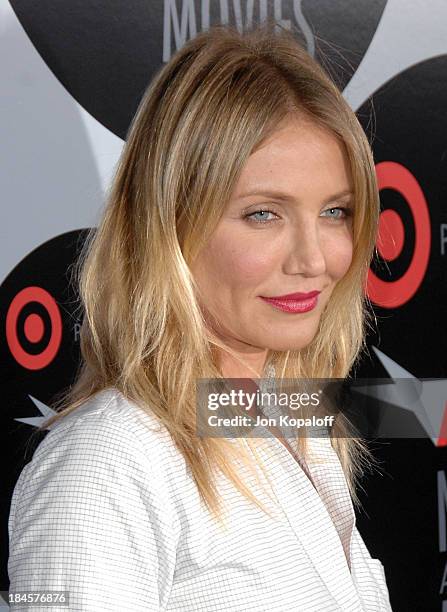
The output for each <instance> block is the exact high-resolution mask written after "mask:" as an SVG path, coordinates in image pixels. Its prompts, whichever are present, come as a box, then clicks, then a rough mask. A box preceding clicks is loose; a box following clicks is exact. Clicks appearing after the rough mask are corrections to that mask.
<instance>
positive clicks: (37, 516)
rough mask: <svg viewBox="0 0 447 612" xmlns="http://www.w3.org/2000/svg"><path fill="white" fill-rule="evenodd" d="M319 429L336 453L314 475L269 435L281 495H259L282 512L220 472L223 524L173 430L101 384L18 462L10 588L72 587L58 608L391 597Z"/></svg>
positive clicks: (262, 606)
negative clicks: (22, 463) (257, 501)
mask: <svg viewBox="0 0 447 612" xmlns="http://www.w3.org/2000/svg"><path fill="white" fill-rule="evenodd" d="M146 425H150V426H153V427H152V431H151V430H149V429H148V428H147V426H146ZM310 440H311V441H312V444H313V448H315V449H316V450H317V451H318V454H319V455H320V456H323V457H324V458H325V459H326V463H325V464H317V463H313V462H312V461H309V462H308V465H307V468H308V469H309V476H310V477H311V478H312V481H313V483H314V485H315V486H314V485H313V484H312V482H311V481H310V480H309V478H308V476H307V475H306V473H305V471H303V468H302V467H301V466H300V464H299V463H298V462H297V461H296V460H295V458H294V457H293V456H292V454H291V453H290V452H289V451H288V450H287V449H286V448H285V447H284V446H283V445H282V444H281V443H280V442H279V440H277V439H276V438H274V437H272V439H271V440H269V442H268V444H269V445H270V447H271V450H272V451H273V453H266V454H265V455H263V457H264V460H265V465H266V467H267V469H268V473H269V475H270V476H271V478H270V479H271V481H272V482H273V488H274V499H276V502H275V503H274V501H273V500H272V499H270V498H269V497H268V496H266V495H265V493H264V492H262V491H261V490H260V493H259V499H260V500H261V501H262V503H263V504H265V506H266V507H267V508H269V509H270V510H273V509H274V508H276V511H277V516H275V517H274V518H269V517H268V516H266V514H264V513H263V512H262V511H261V510H260V509H258V508H257V507H256V506H255V505H254V504H252V503H250V502H249V501H248V500H246V499H245V497H243V496H242V495H241V494H240V493H239V492H238V491H237V490H236V489H235V488H234V486H233V485H232V484H231V483H230V482H229V481H228V480H227V479H224V478H221V480H220V481H219V487H220V492H221V495H223V496H224V498H225V502H226V504H227V508H229V510H230V513H229V517H230V520H229V521H228V523H227V525H228V528H227V530H224V529H221V528H219V526H218V524H217V523H216V522H214V521H213V520H212V518H211V516H210V515H209V514H208V513H207V511H206V509H205V508H204V505H203V502H202V501H201V499H200V497H199V494H198V490H197V487H196V485H195V483H194V481H193V479H192V477H191V474H190V472H189V470H188V469H187V466H186V463H185V460H184V458H183V456H182V455H181V453H180V452H179V451H178V450H177V449H176V447H175V445H174V444H173V442H172V439H171V437H170V435H169V433H168V431H167V430H166V429H165V428H163V427H160V426H159V425H158V421H157V420H156V419H155V417H154V416H149V415H147V414H145V413H144V412H143V411H142V410H140V409H139V408H138V407H137V406H136V405H135V404H133V403H131V402H129V401H128V400H126V398H124V397H123V396H122V395H121V394H120V393H119V392H118V391H117V390H116V389H114V388H109V389H106V390H104V391H102V392H100V393H99V394H97V395H96V396H95V397H93V398H91V399H90V400H89V401H87V402H86V403H85V404H84V405H83V406H82V407H80V408H78V409H77V410H75V411H74V412H73V413H71V414H70V415H68V416H67V417H65V418H63V419H62V420H61V421H59V422H57V423H56V425H55V426H54V427H53V428H52V429H51V430H50V431H49V432H48V434H47V435H46V437H45V438H44V439H43V441H42V442H41V443H40V444H39V446H38V448H37V449H36V451H35V453H34V456H33V458H32V460H31V462H30V463H28V464H27V465H26V466H25V467H24V469H23V470H22V472H21V474H20V477H19V479H18V481H17V483H16V486H15V489H14V493H13V497H12V502H11V510H10V517H9V545H10V556H9V560H8V572H9V578H10V592H17V591H34V592H36V591H40V592H42V591H49V590H53V591H59V590H64V591H69V601H70V604H69V606H68V607H63V606H53V607H51V608H50V610H53V612H62V611H66V610H73V611H88V612H101V611H104V612H105V611H109V612H125V611H129V612H143V611H144V612H149V611H152V610H166V611H178V612H180V611H188V612H198V611H200V610H203V611H207V612H215V611H219V610H225V612H233V611H234V612H236V611H237V612H246V611H256V612H261V611H262V612H267V611H268V612H274V611H277V612H287V611H289V610H290V611H293V612H298V611H299V612H301V611H305V612H307V611H315V612H337V611H340V612H341V611H344V612H348V611H349V612H362V611H363V612H379V611H380V612H385V611H389V610H391V606H390V602H389V596H388V589H387V585H386V580H385V572H384V568H383V566H382V564H381V562H380V561H379V560H378V559H372V558H371V555H370V554H369V552H368V550H367V548H366V546H365V544H364V542H363V540H362V537H361V535H360V533H359V532H358V530H357V528H356V526H355V514H354V510H353V507H352V503H351V498H350V495H349V491H348V488H347V484H346V480H345V476H344V474H343V470H342V468H341V465H340V462H339V459H338V457H337V454H336V452H335V451H334V450H333V448H332V446H331V444H330V440H329V438H311V439H310ZM305 467H306V466H305ZM247 479H249V476H248V475H247ZM251 485H252V486H253V483H251ZM13 609H14V610H17V611H19V610H25V609H31V610H42V611H43V610H45V612H48V607H45V608H44V607H32V608H26V607H22V606H15V607H14V608H13Z"/></svg>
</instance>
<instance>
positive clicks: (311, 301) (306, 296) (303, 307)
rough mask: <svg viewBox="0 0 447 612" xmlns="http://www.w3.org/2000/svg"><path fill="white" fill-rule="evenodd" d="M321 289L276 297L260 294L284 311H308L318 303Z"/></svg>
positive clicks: (266, 300)
mask: <svg viewBox="0 0 447 612" xmlns="http://www.w3.org/2000/svg"><path fill="white" fill-rule="evenodd" d="M320 293H321V291H310V292H309V293H289V294H287V295H278V296H275V297H264V296H262V295H261V296H260V297H261V298H262V299H263V300H264V301H265V302H268V303H269V304H271V305H272V306H274V307H275V308H278V309H279V310H282V311H284V312H308V311H309V310H313V309H314V308H315V306H316V305H317V303H318V295H319V294H320Z"/></svg>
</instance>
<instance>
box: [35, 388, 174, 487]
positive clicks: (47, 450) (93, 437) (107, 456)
mask: <svg viewBox="0 0 447 612" xmlns="http://www.w3.org/2000/svg"><path fill="white" fill-rule="evenodd" d="M64 463H65V464H73V465H76V466H78V467H79V469H81V470H82V469H86V468H89V467H90V466H92V465H93V464H96V466H95V469H96V470H99V469H100V466H101V465H104V466H106V469H107V470H108V472H109V473H110V474H112V473H113V472H114V471H119V472H120V473H123V471H125V470H127V471H129V472H132V475H133V477H140V478H141V479H142V478H143V477H144V478H147V476H148V474H151V475H154V476H156V480H157V482H158V483H160V482H162V481H163V477H164V479H165V481H166V484H168V481H169V480H171V479H178V478H179V477H180V476H181V475H182V474H183V475H185V473H186V463H185V460H184V458H183V456H182V454H181V453H180V452H179V450H178V449H177V447H176V446H175V444H174V442H173V440H172V438H171V435H170V433H169V431H168V430H167V428H166V427H165V426H164V425H163V424H162V423H161V422H160V421H159V420H158V419H157V418H156V416H155V415H154V414H153V413H152V412H151V410H150V409H148V410H143V409H142V408H140V407H139V406H138V405H137V404H135V403H134V402H132V401H130V400H129V399H127V398H126V397H124V395H123V394H122V393H121V392H120V391H118V390H117V389H115V388H114V387H109V388H107V389H104V390H102V391H100V392H98V393H97V394H95V395H93V396H92V397H90V398H89V399H88V400H86V401H85V402H84V403H83V404H81V405H80V406H79V407H78V408H76V409H75V410H73V411H72V412H70V413H69V414H67V415H64V416H62V417H61V418H60V419H59V420H58V421H56V422H55V423H53V425H52V426H50V428H49V431H48V433H47V434H46V435H45V437H44V438H43V440H42V441H41V442H40V444H39V446H38V447H37V449H36V450H35V452H34V455H33V457H32V460H31V462H30V464H27V466H26V467H28V466H29V467H28V471H32V470H35V469H37V470H43V469H51V467H52V466H53V467H56V466H57V465H58V464H64Z"/></svg>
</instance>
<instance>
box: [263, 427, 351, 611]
mask: <svg viewBox="0 0 447 612" xmlns="http://www.w3.org/2000/svg"><path fill="white" fill-rule="evenodd" d="M271 443H272V447H273V456H272V454H271V453H268V454H267V455H266V464H267V467H269V466H270V467H271V468H272V471H271V475H272V478H271V484H272V488H273V492H274V494H275V496H276V498H277V500H278V502H279V504H280V506H281V508H282V510H283V511H284V513H285V515H286V517H287V519H288V522H289V524H290V526H291V528H292V530H293V532H294V534H295V535H296V537H297V538H298V540H299V541H300V542H301V544H302V546H303V548H304V550H305V551H306V553H307V555H308V557H309V559H310V561H311V563H312V564H313V566H314V568H315V571H316V572H317V573H318V574H319V576H320V577H321V580H322V581H323V583H324V584H325V586H326V587H327V589H328V591H329V592H330V594H331V595H332V597H333V598H334V600H335V602H337V604H338V605H339V606H340V608H341V609H343V610H346V611H348V610H352V611H356V612H358V611H359V610H362V604H361V601H360V599H359V596H358V594H357V590H356V588H355V585H354V582H353V579H352V575H351V573H350V570H349V566H348V563H347V557H349V546H350V540H351V536H352V529H353V520H354V519H355V515H354V510H353V508H352V502H351V500H350V497H349V504H348V503H347V499H346V494H347V490H346V489H345V487H346V488H347V484H346V481H345V477H344V474H343V470H342V468H341V465H340V463H339V461H338V457H337V455H336V453H335V451H334V449H332V446H331V449H332V452H333V453H334V454H335V457H334V455H332V453H331V451H330V449H328V447H327V443H329V444H330V440H329V438H309V447H310V448H311V450H312V452H313V453H314V454H315V458H316V457H322V458H323V459H324V460H325V463H324V464H321V465H320V464H318V463H316V462H315V459H313V458H312V457H310V458H309V460H308V461H307V465H308V467H309V471H310V474H311V477H312V480H313V481H314V483H315V487H316V489H317V490H315V488H314V486H313V485H312V483H311V482H310V480H309V478H308V477H307V476H306V474H305V473H304V471H303V469H302V468H301V467H300V466H299V465H298V463H297V461H296V460H295V459H294V458H293V457H292V455H291V453H290V452H289V451H288V450H287V449H286V448H285V447H284V446H283V445H282V444H281V442H280V441H279V440H277V439H276V438H274V437H273V439H271ZM291 446H292V444H291ZM294 450H295V449H294ZM278 454H279V459H280V461H279V462H278ZM348 495H349V492H348ZM351 511H352V512H351ZM345 512H347V515H346V516H347V518H346V517H344V518H342V521H341V527H339V530H337V528H336V527H335V524H334V520H339V519H340V517H341V516H342V515H343V514H344V513H345ZM340 533H341V534H342V536H343V539H344V541H345V542H346V544H345V546H343V545H342V541H341V536H340ZM345 551H347V554H346V552H345Z"/></svg>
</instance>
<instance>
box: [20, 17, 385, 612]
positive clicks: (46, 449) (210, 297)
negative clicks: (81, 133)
mask: <svg viewBox="0 0 447 612" xmlns="http://www.w3.org/2000/svg"><path fill="white" fill-rule="evenodd" d="M378 215H379V198H378V190H377V185H376V180H375V170H374V162H373V158H372V154H371V150H370V147H369V144H368V141H367V139H366V137H365V134H364V132H363V130H362V128H361V126H360V124H359V123H358V121H357V119H356V116H355V114H354V113H353V112H352V110H351V109H350V107H349V106H348V104H347V103H346V102H345V100H344V98H343V96H342V95H341V94H340V92H339V91H338V89H337V88H336V86H335V85H334V84H333V83H332V81H331V80H330V78H329V77H328V76H327V74H326V73H325V72H324V70H323V69H322V68H321V67H320V66H319V65H318V64H317V63H316V62H315V60H313V58H311V57H310V56H309V55H308V54H307V53H306V51H305V50H304V49H302V48H301V46H300V45H299V44H298V43H297V42H296V40H295V38H294V37H293V36H292V35H291V34H289V33H287V32H285V31H282V32H279V33H275V32H274V31H273V27H272V24H265V25H264V26H263V27H260V28H258V29H255V30H252V31H251V32H248V33H245V34H244V35H241V34H239V33H238V32H237V31H236V30H235V29H233V28H231V27H217V26H215V27H213V28H211V30H209V31H208V32H204V33H201V34H199V35H198V36H197V37H196V38H194V39H193V40H191V41H189V42H188V43H187V44H186V45H185V46H184V47H183V48H182V49H181V50H180V51H179V52H178V53H177V54H176V55H175V56H174V57H173V58H172V59H171V61H170V62H169V63H168V64H167V65H165V66H164V67H163V68H162V70H161V71H160V72H159V73H158V74H157V76H156V78H155V79H154V80H153V81H152V83H151V84H150V86H149V88H148V90H147V91H146V93H145V95H144V97H143V99H142V101H141V103H140V106H139V109H138V112H137V114H136V116H135V118H134V120H133V123H132V125H131V128H130V131H129V134H128V139H127V142H126V144H125V147H124V150H123V153H122V156H121V159H120V163H119V165H118V167H117V171H116V175H115V177H114V181H113V183H112V188H111V190H110V192H109V194H108V205H107V207H106V210H105V213H104V216H103V219H102V221H101V223H100V225H99V227H98V229H97V230H96V231H95V232H92V233H91V235H90V238H89V240H87V241H86V243H85V250H84V253H83V256H82V258H81V259H80V260H79V271H80V275H79V287H80V295H81V298H82V304H83V308H84V312H85V314H84V320H83V326H82V333H81V350H82V356H83V363H82V369H81V371H80V373H79V375H78V377H77V380H76V384H75V385H74V387H73V388H72V389H71V390H70V392H69V393H67V394H66V395H65V397H63V398H62V399H61V402H60V405H59V406H58V408H59V411H58V414H56V415H55V416H53V417H52V418H51V419H49V420H47V422H46V423H44V425H43V426H42V429H44V428H50V429H51V431H50V432H49V433H48V434H47V435H46V437H45V438H44V440H43V441H42V442H41V444H40V445H39V447H38V448H37V450H36V452H35V454H34V457H33V459H32V461H31V462H30V463H29V464H27V465H26V466H25V468H24V469H23V471H22V473H21V475H20V477H19V480H18V482H17V484H16V487H15V490H14V495H13V499H12V503H11V513H10V522H9V529H10V558H9V562H8V570H9V576H10V580H11V585H10V590H11V591H18V590H27V591H28V590H39V591H47V590H65V591H69V597H70V606H69V609H72V610H88V611H90V610H92V611H93V610H95V611H97V610H108V611H113V610H117V611H118V610H120V611H123V610H129V611H130V610H132V612H135V611H137V610H141V611H143V610H192V611H196V610H207V611H208V610H209V611H214V610H223V609H225V610H234V611H242V610H244V611H245V610H256V611H261V610H262V611H265V610H278V611H280V610H281V612H283V611H284V610H306V611H307V610H316V611H317V610H318V611H319V612H321V611H323V610H327V611H331V612H334V611H335V610H340V611H341V610H343V611H348V610H349V611H352V612H354V611H355V612H358V611H361V610H364V611H368V612H372V611H376V610H377V611H378V610H390V609H391V607H390V603H389V597H388V591H387V585H386V581H385V574H384V570H383V566H382V564H381V563H380V561H379V560H378V559H372V558H371V556H370V554H369V552H368V550H367V548H366V546H365V544H364V542H363V540H362V538H361V536H360V534H359V532H358V530H357V528H356V526H355V514H354V510H353V504H352V501H351V500H353V501H354V502H355V503H358V499H357V497H356V495H355V482H356V479H357V478H358V476H359V475H360V474H361V467H362V465H366V464H367V463H370V462H371V460H372V457H371V455H370V454H369V451H368V449H367V446H366V444H365V443H363V442H362V441H361V440H360V439H356V438H354V437H349V436H348V435H345V436H344V437H343V436H342V435H341V434H342V433H343V431H347V430H343V427H342V424H341V422H340V423H339V424H338V425H337V427H339V429H338V432H337V431H336V430H335V429H334V431H332V432H331V437H330V438H329V437H326V438H324V437H323V438H316V437H315V438H308V439H307V440H306V439H305V437H303V436H301V437H297V439H296V440H289V439H288V440H286V439H283V438H280V437H278V436H276V435H271V436H270V437H264V438H262V439H261V440H260V441H259V440H253V439H249V438H248V437H247V438H217V437H203V438H201V437H199V436H198V435H197V431H196V382H197V380H198V379H202V378H212V379H219V378H220V379H222V377H226V378H242V379H251V380H252V381H254V380H256V379H258V378H262V377H263V376H266V375H270V376H273V375H275V376H276V378H277V379H279V380H281V379H283V378H284V377H287V378H301V377H310V378H326V377H327V378H332V377H339V378H344V377H346V376H347V375H348V373H349V371H350V369H351V367H352V365H353V364H354V362H355V360H356V358H357V356H358V355H359V353H360V350H361V349H362V347H363V346H364V330H365V323H366V322H367V321H368V317H369V316H370V313H369V312H368V310H367V307H366V306H367V304H366V303H365V295H364V291H363V288H364V286H365V281H366V275H367V271H368V267H369V265H370V262H371V258H372V256H373V253H374V244H375V239H376V231H377V223H378ZM81 262H82V263H81ZM311 291H312V292H313V291H317V292H319V294H318V298H317V299H315V298H313V299H307V300H305V301H304V302H303V301H301V302H299V301H297V300H296V299H291V300H288V301H287V300H286V301H285V300H284V299H282V298H281V299H277V298H278V296H283V295H285V294H286V295H289V294H292V293H295V292H304V293H308V292H311ZM272 298H276V299H272ZM303 304H304V306H306V308H307V310H306V308H303ZM56 609H59V608H58V606H56ZM60 609H61V610H63V609H66V608H64V607H62V606H61V608H60Z"/></svg>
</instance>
